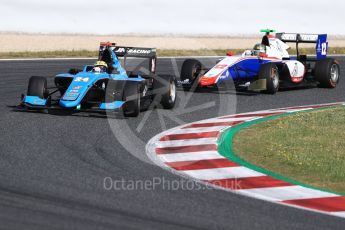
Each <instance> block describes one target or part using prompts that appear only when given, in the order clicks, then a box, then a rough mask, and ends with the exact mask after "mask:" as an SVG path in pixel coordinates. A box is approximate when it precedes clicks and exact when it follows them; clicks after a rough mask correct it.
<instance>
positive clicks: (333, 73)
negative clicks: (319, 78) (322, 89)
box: [331, 64, 339, 82]
mask: <svg viewBox="0 0 345 230" xmlns="http://www.w3.org/2000/svg"><path fill="white" fill-rule="evenodd" d="M338 79H339V70H338V66H337V65H336V64H333V65H332V67H331V81H332V82H338Z"/></svg>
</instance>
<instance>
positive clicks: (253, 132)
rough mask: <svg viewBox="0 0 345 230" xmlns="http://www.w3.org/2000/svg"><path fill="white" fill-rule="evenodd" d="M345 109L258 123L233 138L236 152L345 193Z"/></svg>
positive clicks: (298, 178) (269, 167)
mask: <svg viewBox="0 0 345 230" xmlns="http://www.w3.org/2000/svg"><path fill="white" fill-rule="evenodd" d="M343 130H345V108H343V107H342V108H332V109H323V110H317V111H313V112H308V113H305V112H300V113H296V114H295V115H291V116H284V117H281V118H278V119H275V120H271V121H267V122H263V123H258V124H256V125H253V126H249V127H247V128H245V129H242V130H241V131H239V132H238V133H237V134H236V135H235V137H234V139H233V150H234V152H235V153H236V155H237V156H238V157H239V158H241V159H244V160H245V161H247V162H250V163H251V164H254V165H257V166H258V167H260V168H264V169H266V170H269V171H272V172H275V173H277V174H280V175H284V177H287V178H291V179H293V180H296V181H299V182H301V183H303V184H308V185H311V186H313V187H318V188H321V189H325V190H331V191H334V192H337V193H342V194H344V193H345V183H344V182H345V142H344V138H345V132H344V131H343Z"/></svg>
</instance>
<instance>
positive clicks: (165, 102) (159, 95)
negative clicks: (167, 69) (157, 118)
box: [153, 76, 176, 109]
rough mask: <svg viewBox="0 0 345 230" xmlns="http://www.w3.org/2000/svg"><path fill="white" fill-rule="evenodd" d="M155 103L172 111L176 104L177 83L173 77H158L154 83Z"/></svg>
mask: <svg viewBox="0 0 345 230" xmlns="http://www.w3.org/2000/svg"><path fill="white" fill-rule="evenodd" d="M153 90H154V94H155V95H154V97H155V98H154V101H156V102H159V103H160V104H161V105H162V107H163V109H172V108H174V106H175V103H176V81H175V78H174V77H173V76H156V77H155V79H154V82H153Z"/></svg>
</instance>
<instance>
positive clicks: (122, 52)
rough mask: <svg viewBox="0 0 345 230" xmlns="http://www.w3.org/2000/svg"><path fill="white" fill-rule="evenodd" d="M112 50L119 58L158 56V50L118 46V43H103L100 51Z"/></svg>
mask: <svg viewBox="0 0 345 230" xmlns="http://www.w3.org/2000/svg"><path fill="white" fill-rule="evenodd" d="M107 47H109V48H111V49H112V50H113V51H114V53H115V54H116V56H118V57H125V56H126V57H138V58H139V57H141V58H145V57H147V58H154V57H156V56H157V51H156V48H144V47H128V46H117V45H116V43H110V42H101V44H100V51H102V50H104V49H105V48H107Z"/></svg>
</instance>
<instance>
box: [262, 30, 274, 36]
mask: <svg viewBox="0 0 345 230" xmlns="http://www.w3.org/2000/svg"><path fill="white" fill-rule="evenodd" d="M260 32H262V33H266V35H270V33H274V32H276V30H273V29H261V30H260Z"/></svg>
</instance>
